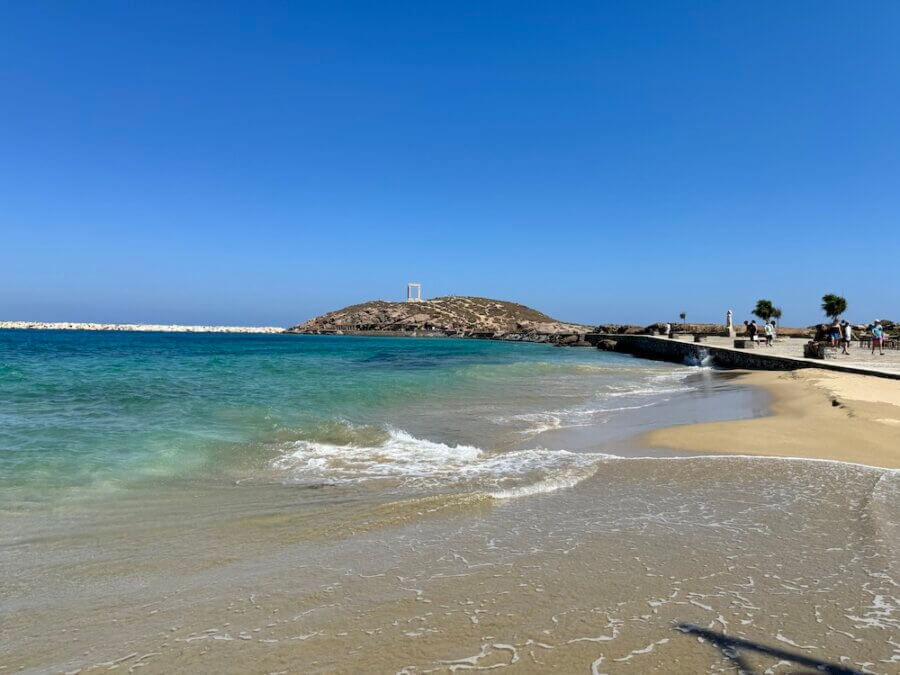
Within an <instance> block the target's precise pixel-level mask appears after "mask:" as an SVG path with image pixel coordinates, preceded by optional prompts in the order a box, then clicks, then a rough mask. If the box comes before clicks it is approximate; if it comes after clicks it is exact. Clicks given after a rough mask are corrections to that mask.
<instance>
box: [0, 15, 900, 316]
mask: <svg viewBox="0 0 900 675" xmlns="http://www.w3.org/2000/svg"><path fill="white" fill-rule="evenodd" d="M0 11H2V20H0V91H2V96H0V232H2V248H0V318H3V319H32V320H76V321H77V320H84V321H150V322H173V323H174V322H179V323H231V324H276V325H288V324H291V323H295V322H298V321H300V320H303V319H306V318H309V317H311V316H313V315H315V314H318V313H321V312H324V311H327V310H329V309H334V308H337V307H339V306H343V305H346V304H350V303H355V302H361V301H364V300H367V299H374V298H382V299H401V298H402V297H403V296H404V293H405V284H406V282H407V281H420V282H421V283H422V284H423V291H424V295H426V296H429V297H432V296H436V295H444V294H459V295H463V294H465V295H482V296H488V297H497V298H503V299H509V300H516V301H519V302H523V303H526V304H529V305H532V306H534V307H537V308H539V309H542V310H544V311H546V312H548V313H550V314H552V315H554V316H557V317H559V318H562V319H569V320H573V321H583V322H589V323H592V322H599V321H618V322H635V323H648V322H650V321H655V320H665V319H667V318H671V317H675V316H677V314H678V312H680V311H686V312H687V313H688V317H689V319H695V320H698V321H703V320H709V321H713V320H721V319H722V317H723V315H724V312H725V310H726V309H728V308H731V309H733V310H734V311H735V315H736V318H737V319H739V320H741V319H743V318H745V317H746V316H747V315H748V313H749V310H750V309H751V308H752V306H753V304H754V303H755V301H756V299H758V298H760V297H766V298H771V299H773V300H774V301H775V302H776V304H778V305H781V306H782V307H783V309H784V322H785V323H788V324H805V323H810V322H813V321H816V320H817V319H818V318H819V317H820V312H819V309H818V305H819V302H820V298H821V296H822V294H823V293H826V292H835V293H841V294H844V295H846V296H847V298H848V301H849V306H850V310H849V312H848V316H849V317H850V318H851V319H853V320H858V321H867V320H870V319H871V318H873V317H875V316H880V317H891V318H895V319H900V277H898V273H900V268H898V265H897V261H898V259H900V105H898V104H900V3H897V2H865V3H849V2H789V3H778V2H762V3H760V2H672V1H665V2H638V3H623V2H610V3H605V2H591V3H587V2H586V3H564V2H554V3H549V2H547V3H532V2H522V1H519V2H472V3H468V2H457V3H448V2H442V3H429V2H386V3H374V2H359V3H347V2H323V3H304V2H252V3H251V2H242V3H231V2H225V1H220V2H215V3H200V2H185V1H181V2H172V3H168V2H155V3H126V2H100V1H98V2H77V3H76V2H69V3H65V2H39V1H37V0H35V1H33V2H20V3H4V4H3V5H0Z"/></svg>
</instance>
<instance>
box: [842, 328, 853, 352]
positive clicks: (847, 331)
mask: <svg viewBox="0 0 900 675" xmlns="http://www.w3.org/2000/svg"><path fill="white" fill-rule="evenodd" d="M842 325H843V329H842V330H843V339H842V340H841V347H842V348H843V349H842V350H841V354H849V353H850V340H852V339H853V327H852V326H851V325H850V322H849V321H844V322H843V324H842Z"/></svg>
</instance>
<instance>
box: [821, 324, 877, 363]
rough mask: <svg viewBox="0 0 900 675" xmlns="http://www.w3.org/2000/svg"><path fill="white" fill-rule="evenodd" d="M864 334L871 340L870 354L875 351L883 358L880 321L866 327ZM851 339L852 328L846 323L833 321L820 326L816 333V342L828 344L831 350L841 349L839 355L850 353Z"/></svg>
mask: <svg viewBox="0 0 900 675" xmlns="http://www.w3.org/2000/svg"><path fill="white" fill-rule="evenodd" d="M866 333H868V334H869V335H870V336H871V338H872V353H873V354H874V353H875V349H876V348H877V349H878V352H879V354H880V355H881V356H884V338H885V335H884V326H882V325H881V321H878V320H876V321H873V322H872V323H870V324H869V325H868V326H867V327H866ZM852 339H853V326H851V325H850V323H849V322H848V321H838V320H837V319H835V320H834V321H833V322H832V323H831V325H830V326H829V325H828V324H822V325H821V326H819V328H818V330H817V331H816V342H828V343H829V344H830V345H831V347H832V348H834V349H837V348H838V346H840V348H841V354H849V353H850V351H849V350H850V341H851V340H852Z"/></svg>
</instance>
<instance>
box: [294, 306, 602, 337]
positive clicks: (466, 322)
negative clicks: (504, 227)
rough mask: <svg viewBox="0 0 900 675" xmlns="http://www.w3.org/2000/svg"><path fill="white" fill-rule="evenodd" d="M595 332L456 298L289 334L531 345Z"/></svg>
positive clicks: (377, 309)
mask: <svg viewBox="0 0 900 675" xmlns="http://www.w3.org/2000/svg"><path fill="white" fill-rule="evenodd" d="M591 330H592V328H591V327H590V326H583V325H580V324H574V323H566V322H563V321H556V320H555V319H552V318H551V317H549V316H547V315H546V314H543V313H542V312H539V311H537V310H536V309H531V308H530V307H526V306H525V305H519V304H516V303H514V302H505V301H503V300H491V299H489V298H473V297H464V296H451V297H445V298H433V299H431V300H424V301H422V302H385V301H383V300H375V301H372V302H366V303H363V304H361V305H351V306H350V307H345V308H344V309H339V310H337V311H335V312H329V313H328V314H323V315H322V316H318V317H316V318H315V319H310V320H309V321H306V322H304V323H301V324H298V325H296V326H293V327H291V328H289V329H288V330H287V332H289V333H312V334H325V335H348V334H349V335H373V334H374V335H420V336H424V335H441V336H456V337H481V338H494V339H504V340H518V341H527V342H559V343H563V344H577V343H583V342H584V340H583V336H584V334H585V333H589V332H591Z"/></svg>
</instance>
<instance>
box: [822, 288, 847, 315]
mask: <svg viewBox="0 0 900 675" xmlns="http://www.w3.org/2000/svg"><path fill="white" fill-rule="evenodd" d="M822 311H823V312H825V316H827V317H830V318H831V319H834V320H836V319H837V318H838V317H839V316H840V315H841V314H843V313H844V312H846V311H847V300H846V299H845V298H842V297H841V296H840V295H835V294H834V293H827V294H826V295H823V296H822Z"/></svg>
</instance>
